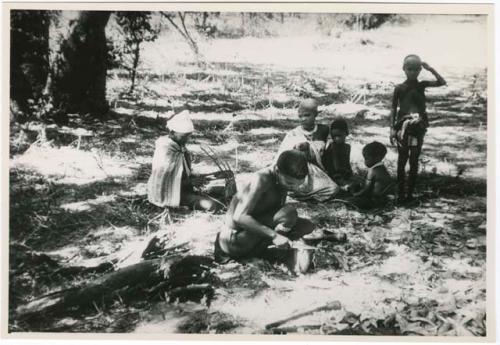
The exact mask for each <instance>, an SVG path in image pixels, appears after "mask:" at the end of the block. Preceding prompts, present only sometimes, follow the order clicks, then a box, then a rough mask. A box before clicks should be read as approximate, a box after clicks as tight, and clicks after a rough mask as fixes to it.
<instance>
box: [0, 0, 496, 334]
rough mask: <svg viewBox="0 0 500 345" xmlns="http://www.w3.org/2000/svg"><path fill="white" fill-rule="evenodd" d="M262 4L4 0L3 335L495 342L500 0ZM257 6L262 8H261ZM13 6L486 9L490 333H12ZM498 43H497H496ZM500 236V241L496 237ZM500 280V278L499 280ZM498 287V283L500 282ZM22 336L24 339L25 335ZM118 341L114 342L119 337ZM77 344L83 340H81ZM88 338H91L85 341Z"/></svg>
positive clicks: (416, 11) (435, 11) (469, 11)
mask: <svg viewBox="0 0 500 345" xmlns="http://www.w3.org/2000/svg"><path fill="white" fill-rule="evenodd" d="M256 2H258V4H256V3H255V2H254V3H209V2H203V3H180V2H171V3H120V2H107V3H99V2H86V3H76V2H71V3H66V2H52V3H43V2H32V3H22V2H10V3H5V2H4V3H2V39H3V45H2V52H3V54H2V61H3V63H2V67H3V68H2V75H3V79H2V89H3V92H2V110H3V112H2V130H1V136H2V138H1V143H2V172H1V174H2V175H1V182H2V189H1V191H2V199H1V201H2V203H1V204H0V205H1V208H2V214H1V225H2V231H1V232H2V235H1V242H2V247H1V250H0V251H1V253H2V254H1V256H2V267H1V268H2V276H1V277H2V284H1V288H2V289H1V290H2V294H1V296H0V301H1V302H2V304H1V318H0V321H1V329H0V337H1V338H4V339H3V341H4V340H5V339H8V340H9V341H12V343H19V340H16V339H25V340H24V341H26V342H31V341H30V340H29V339H33V340H38V341H40V340H45V341H47V342H48V340H49V339H53V340H56V339H57V341H50V342H51V343H53V342H61V343H62V342H63V341H64V342H65V343H66V342H67V341H68V340H71V341H72V342H73V343H76V342H75V340H77V339H82V340H83V339H85V340H97V339H100V340H108V339H109V340H115V341H117V340H119V341H120V343H122V342H123V340H174V341H179V340H189V341H193V340H204V341H206V340H207V341H210V342H212V341H249V340H250V341H259V342H260V341H263V340H264V341H265V342H268V341H294V342H295V341H302V342H305V341H307V342H309V341H348V342H365V341H367V342H400V343H405V342H426V343H434V342H436V343H438V342H439V343H443V342H448V343H465V342H469V343H477V342H494V341H495V339H496V331H497V329H498V327H496V326H497V325H498V322H499V319H498V315H497V310H496V308H495V307H496V300H495V289H494V287H495V278H496V279H497V280H498V277H496V274H495V273H496V272H495V267H498V266H495V264H498V256H499V254H497V253H496V248H498V237H497V236H495V235H496V234H495V232H496V225H497V224H496V218H495V217H496V211H498V210H499V207H498V206H499V205H498V203H496V200H495V195H496V193H495V192H497V188H496V187H497V184H496V175H495V171H498V170H496V169H498V168H499V166H500V164H499V160H498V158H499V150H496V149H495V148H496V136H497V135H500V130H499V129H498V128H497V126H496V125H497V123H496V116H495V115H496V111H495V105H496V101H497V100H496V97H495V96H496V90H499V87H498V84H499V82H498V78H496V79H495V78H494V76H495V75H496V71H498V66H496V67H497V68H495V62H497V63H498V58H497V59H495V56H494V51H495V42H496V41H495V40H494V35H495V31H494V30H495V23H494V13H496V14H495V18H498V16H499V10H498V5H497V6H496V7H495V8H494V6H493V5H492V2H491V1H488V2H483V3H479V4H478V3H473V4H471V3H466V2H464V1H460V0H458V1H453V3H452V1H447V3H444V2H443V3H430V2H429V1H419V3H415V2H414V3H411V2H408V1H405V2H403V1H400V2H398V3H389V2H387V1H384V0H382V1H370V2H363V3H361V2H357V3H353V2H350V3H348V2H336V3H327V2H322V3H319V2H317V3H300V2H288V3H276V2H275V3H268V2H265V1H256ZM256 6H257V7H256ZM10 9H66V10H88V9H99V10H116V9H128V10H145V9H146V10H151V11H156V10H176V11H189V10H197V11H211V10H212V11H213V10H218V11H226V12H231V11H234V12H240V11H253V12H255V11H259V12H273V11H276V12H290V11H298V12H318V13H319V12H344V13H350V12H352V13H356V12H365V13H407V14H444V13H446V14H473V13H475V14H486V15H488V36H489V37H488V124H487V126H488V129H487V135H488V143H487V162H488V163H487V170H488V177H487V191H488V196H487V199H488V209H487V217H488V219H487V229H488V230H487V243H488V248H487V298H486V302H487V315H488V317H487V332H488V334H487V336H486V337H481V338H477V337H414V336H405V337H387V336H376V337H375V336H311V335H286V336H275V335H229V334H227V335H211V334H195V335H190V334H130V333H125V334H107V333H93V334H88V333H36V332H32V333H10V334H9V333H8V331H7V328H8V307H7V301H8V298H7V297H8V240H9V231H8V222H9V220H8V218H9V212H8V211H9V198H8V195H9V188H8V183H9V121H10V117H9V116H8V114H9V106H8V104H9V97H8V96H9V95H8V93H9V73H8V71H9V57H10V55H9V54H8V52H9V51H10V50H9V29H10V26H9V14H8V11H9V10H10ZM496 37H500V35H498V25H497V28H496ZM496 44H498V43H496ZM497 47H498V46H497ZM495 239H496V242H495ZM495 257H497V262H495ZM497 283H498V282H497ZM497 286H498V284H497ZM21 341H23V340H21ZM115 341H113V342H115ZM77 342H78V343H83V342H81V341H77ZM85 343H86V342H85Z"/></svg>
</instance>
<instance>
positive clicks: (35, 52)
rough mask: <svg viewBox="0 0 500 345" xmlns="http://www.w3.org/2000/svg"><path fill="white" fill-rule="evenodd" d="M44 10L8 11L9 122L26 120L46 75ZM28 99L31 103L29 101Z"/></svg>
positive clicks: (47, 29) (46, 38) (47, 13)
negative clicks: (10, 116)
mask: <svg viewBox="0 0 500 345" xmlns="http://www.w3.org/2000/svg"><path fill="white" fill-rule="evenodd" d="M49 16H50V12H48V11H34V10H13V11H11V12H10V100H11V107H10V108H11V114H12V115H13V116H14V118H12V120H14V121H21V122H24V120H27V118H28V116H29V115H30V114H29V113H30V103H31V104H33V103H32V102H33V101H35V100H36V99H37V98H39V97H40V96H41V94H42V91H43V88H44V86H45V81H46V80H47V75H48V63H47V62H48V44H49V43H48V42H49ZM29 100H31V101H29Z"/></svg>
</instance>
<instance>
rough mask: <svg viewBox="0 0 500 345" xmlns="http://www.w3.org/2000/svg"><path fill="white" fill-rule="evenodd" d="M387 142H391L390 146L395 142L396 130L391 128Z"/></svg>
mask: <svg viewBox="0 0 500 345" xmlns="http://www.w3.org/2000/svg"><path fill="white" fill-rule="evenodd" d="M389 141H390V142H391V145H394V143H395V142H396V130H395V129H394V128H391V133H390V134H389Z"/></svg>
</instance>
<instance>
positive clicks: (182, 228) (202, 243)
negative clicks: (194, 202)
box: [168, 211, 225, 255]
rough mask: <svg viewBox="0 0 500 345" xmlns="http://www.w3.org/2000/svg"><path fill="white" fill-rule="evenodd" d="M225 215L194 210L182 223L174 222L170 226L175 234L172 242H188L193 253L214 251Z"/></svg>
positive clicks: (203, 253)
mask: <svg viewBox="0 0 500 345" xmlns="http://www.w3.org/2000/svg"><path fill="white" fill-rule="evenodd" d="M224 221H225V215H223V214H222V215H213V214H209V213H204V212H196V211H195V212H193V213H192V214H191V215H190V217H189V218H187V219H185V220H184V221H183V222H182V223H174V224H171V225H170V226H169V227H168V231H170V232H171V233H172V234H173V239H172V242H171V244H172V245H174V244H181V243H185V242H188V243H189V247H190V249H191V253H192V254H194V255H206V254H207V253H212V252H213V247H214V239H215V237H216V234H217V232H218V231H219V230H220V229H222V227H223V226H225V225H224Z"/></svg>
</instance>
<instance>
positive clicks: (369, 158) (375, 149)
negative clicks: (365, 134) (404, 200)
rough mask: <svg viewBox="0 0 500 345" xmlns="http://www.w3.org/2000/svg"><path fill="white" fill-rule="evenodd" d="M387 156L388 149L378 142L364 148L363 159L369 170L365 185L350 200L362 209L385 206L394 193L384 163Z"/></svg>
mask: <svg viewBox="0 0 500 345" xmlns="http://www.w3.org/2000/svg"><path fill="white" fill-rule="evenodd" d="M386 154H387V148H386V147H385V146H384V145H383V144H381V143H379V142H377V141H374V142H371V143H369V144H367V145H365V147H363V158H364V160H365V165H366V167H367V168H368V171H367V174H366V178H365V181H364V185H363V187H362V188H361V190H360V191H358V192H356V193H354V194H353V197H352V198H349V199H348V201H349V202H350V203H352V204H354V205H355V206H357V207H358V208H360V209H363V210H366V209H371V208H374V207H380V206H383V205H384V204H385V203H386V202H387V195H388V194H390V193H391V192H392V189H393V188H392V187H393V186H394V183H393V180H392V178H391V175H390V174H389V172H388V171H387V169H386V167H385V166H384V162H383V159H384V158H385V155H386Z"/></svg>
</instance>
